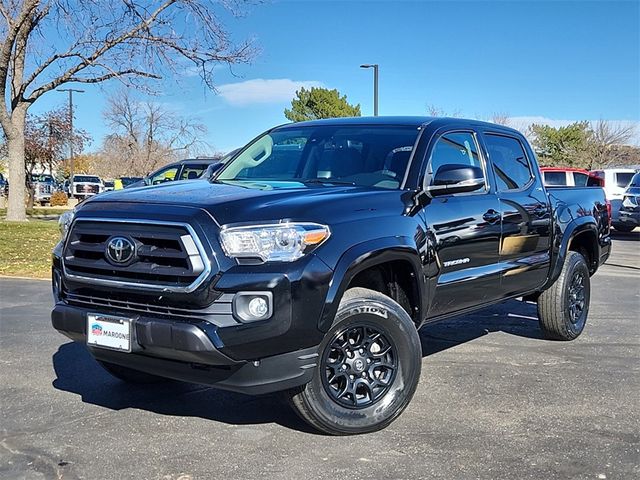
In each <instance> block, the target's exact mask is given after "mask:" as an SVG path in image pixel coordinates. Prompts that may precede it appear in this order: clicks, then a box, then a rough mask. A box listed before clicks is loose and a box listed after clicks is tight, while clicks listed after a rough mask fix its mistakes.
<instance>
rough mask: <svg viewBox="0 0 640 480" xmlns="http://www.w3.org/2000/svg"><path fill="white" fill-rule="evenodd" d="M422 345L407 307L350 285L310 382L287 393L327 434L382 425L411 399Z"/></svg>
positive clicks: (297, 408) (302, 413)
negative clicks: (404, 307) (405, 308)
mask: <svg viewBox="0 0 640 480" xmlns="http://www.w3.org/2000/svg"><path fill="white" fill-rule="evenodd" d="M421 366H422V349H421V346H420V338H419V336H418V332H417V330H416V328H415V325H414V323H413V321H412V320H411V318H410V317H409V315H408V314H407V312H406V311H405V310H404V309H403V308H402V307H401V306H400V305H398V304H397V303H396V302H394V301H393V300H392V299H390V298H389V297H387V296H385V295H383V294H381V293H379V292H375V291H373V290H368V289H365V288H352V289H350V290H348V291H347V292H346V293H345V295H344V297H343V299H342V301H341V302H340V306H339V308H338V313H337V314H336V318H335V321H334V323H333V325H332V327H331V329H330V330H329V331H328V332H327V334H326V336H325V339H324V341H323V343H322V344H321V346H320V357H319V360H318V366H317V367H316V371H315V375H314V377H313V379H312V380H311V382H310V383H308V384H307V385H305V386H304V387H301V388H299V389H297V390H294V391H292V392H290V400H291V404H292V406H293V408H294V410H295V411H296V412H297V413H298V415H299V416H300V417H301V418H302V419H303V420H305V421H306V422H307V423H309V424H310V425H311V426H313V427H315V428H316V429H318V430H320V431H322V432H325V433H328V434H331V435H351V434H359V433H367V432H373V431H376V430H380V429H382V428H384V427H386V426H387V425H389V424H390V423H391V422H393V420H395V419H396V418H397V417H398V416H399V415H400V413H402V411H403V410H404V409H405V407H406V406H407V405H408V404H409V402H410V401H411V398H412V397H413V394H414V392H415V390H416V387H417V385H418V380H419V378H420V368H421Z"/></svg>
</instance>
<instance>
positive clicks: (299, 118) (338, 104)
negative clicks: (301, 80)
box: [284, 87, 361, 122]
mask: <svg viewBox="0 0 640 480" xmlns="http://www.w3.org/2000/svg"><path fill="white" fill-rule="evenodd" d="M360 115H361V114H360V104H358V105H351V104H350V103H349V102H347V96H346V95H342V96H341V95H340V92H338V90H335V89H334V90H329V89H327V88H320V87H311V89H310V90H307V89H306V88H304V87H302V88H301V89H300V90H298V91H297V92H296V97H295V98H294V99H293V100H291V109H288V108H286V109H285V110H284V116H285V117H287V118H288V119H289V120H291V121H292V122H303V121H305V120H317V119H319V118H336V117H359V116H360Z"/></svg>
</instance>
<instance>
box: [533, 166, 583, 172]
mask: <svg viewBox="0 0 640 480" xmlns="http://www.w3.org/2000/svg"><path fill="white" fill-rule="evenodd" d="M540 171H542V172H580V173H590V172H589V170H585V169H584V168H573V167H540Z"/></svg>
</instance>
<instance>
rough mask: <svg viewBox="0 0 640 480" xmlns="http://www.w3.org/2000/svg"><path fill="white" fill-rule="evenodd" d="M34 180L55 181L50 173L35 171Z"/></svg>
mask: <svg viewBox="0 0 640 480" xmlns="http://www.w3.org/2000/svg"><path fill="white" fill-rule="evenodd" d="M31 181H32V182H43V183H54V180H53V177H52V176H51V175H48V174H38V173H34V174H32V175H31Z"/></svg>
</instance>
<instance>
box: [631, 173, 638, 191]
mask: <svg viewBox="0 0 640 480" xmlns="http://www.w3.org/2000/svg"><path fill="white" fill-rule="evenodd" d="M638 187H640V173H636V174H635V175H634V176H633V178H632V179H631V182H630V183H629V188H638Z"/></svg>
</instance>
